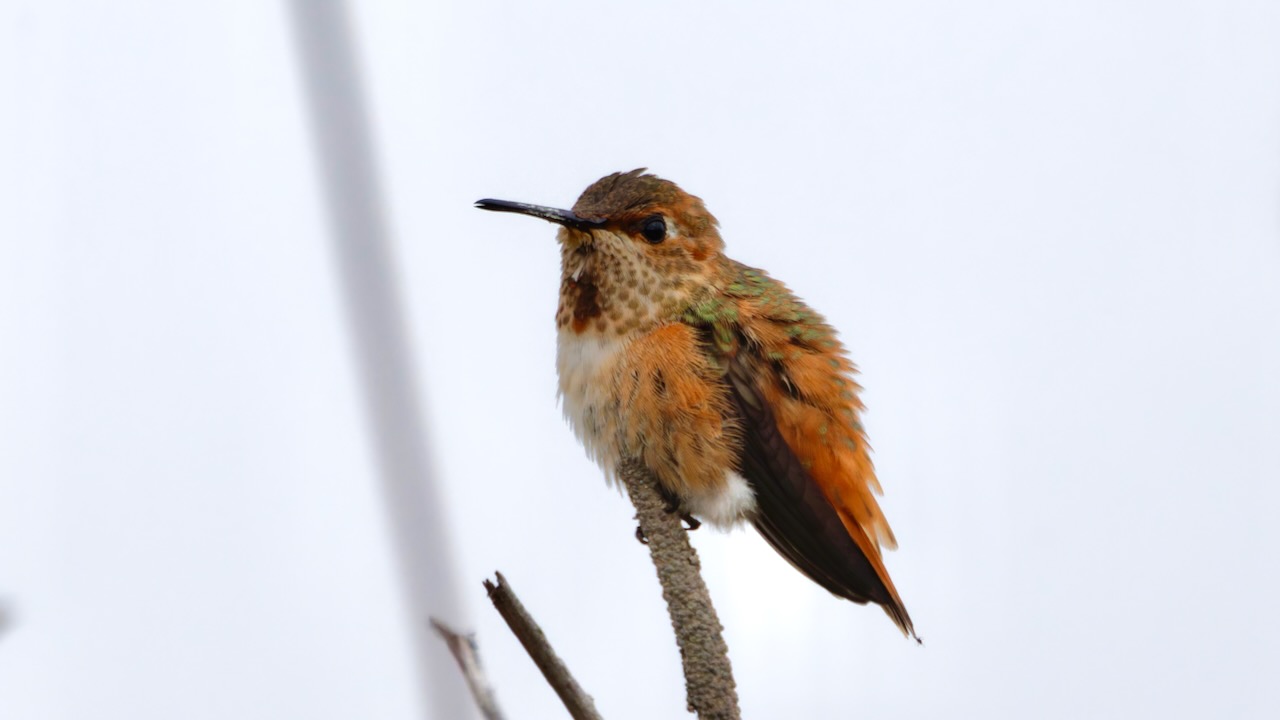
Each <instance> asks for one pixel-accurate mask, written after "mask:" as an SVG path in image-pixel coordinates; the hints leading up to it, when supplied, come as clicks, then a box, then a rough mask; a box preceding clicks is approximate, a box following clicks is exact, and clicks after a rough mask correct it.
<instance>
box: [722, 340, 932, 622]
mask: <svg viewBox="0 0 1280 720" xmlns="http://www.w3.org/2000/svg"><path fill="white" fill-rule="evenodd" d="M749 352H750V351H749V350H747V348H745V347H742V346H739V352H738V353H735V354H734V355H733V356H732V357H730V358H729V359H728V363H727V368H726V370H727V373H726V379H727V380H728V382H729V384H730V386H731V388H732V390H733V393H732V394H733V397H734V400H735V401H736V404H737V409H738V411H739V413H740V414H741V432H742V439H743V453H742V475H743V477H745V478H746V479H747V481H748V482H749V483H750V484H751V488H752V490H753V491H754V492H755V497H756V505H757V510H756V516H755V517H754V518H753V522H754V524H755V526H756V529H757V530H759V531H760V534H761V535H763V536H764V538H765V540H767V541H768V542H769V544H770V545H772V546H773V547H774V549H776V550H777V551H778V552H779V553H781V554H782V556H783V557H785V558H786V559H787V560H788V561H790V562H791V564H792V565H794V566H795V567H796V569H798V570H800V572H802V573H804V574H805V575H807V576H808V577H809V578H811V579H812V580H813V581H814V582H816V583H818V584H819V585H821V586H822V587H824V588H826V589H827V590H829V591H831V592H832V593H834V594H836V595H838V596H840V597H842V598H847V599H849V600H852V601H853V602H856V603H866V602H874V603H877V604H879V605H882V606H884V608H885V610H886V611H887V612H888V613H889V616H890V617H891V618H893V620H894V621H895V622H896V623H897V624H898V625H899V626H900V627H901V628H902V630H903V631H904V632H909V631H910V628H911V619H910V618H909V617H908V616H907V613H906V610H905V609H904V608H903V607H902V606H901V604H900V603H899V602H898V601H897V600H896V599H895V598H894V596H893V593H892V592H890V591H889V589H888V588H886V587H885V584H884V582H883V581H882V580H881V579H880V576H879V575H878V574H877V573H876V569H875V567H874V566H873V565H872V563H871V561H870V560H868V558H867V557H866V555H864V554H863V552H862V550H861V549H860V548H859V547H858V545H857V543H855V542H854V540H853V538H852V537H850V536H849V532H848V531H847V530H846V529H845V526H844V523H843V522H842V521H841V519H840V516H839V515H838V514H837V513H836V511H835V509H834V508H833V507H832V506H831V504H830V503H829V502H828V501H827V499H826V497H825V496H824V495H823V493H822V489H821V488H819V487H818V484H817V483H816V482H815V481H814V480H813V478H812V477H810V475H809V473H808V471H806V470H805V469H804V466H803V465H802V464H801V462H800V460H799V458H797V457H796V455H795V453H794V452H793V451H792V449H791V448H790V447H789V446H788V445H787V443H786V441H785V440H784V439H783V437H782V434H781V432H779V430H778V425H777V421H776V419H775V418H774V415H773V413H772V411H771V410H770V409H769V406H768V404H767V403H765V402H764V401H763V399H762V397H761V393H760V389H759V386H758V385H757V384H756V379H755V378H757V377H758V375H757V374H756V373H755V372H753V370H752V363H751V362H750V358H749V356H748V355H746V354H745V353H749Z"/></svg>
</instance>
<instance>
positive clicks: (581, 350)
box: [476, 168, 918, 640]
mask: <svg viewBox="0 0 1280 720" xmlns="http://www.w3.org/2000/svg"><path fill="white" fill-rule="evenodd" d="M476 207H479V208H481V209H484V210H494V211H499V212H513V213H520V214H523V215H529V216H532V217H536V218H541V219H543V220H548V221H550V222H552V223H555V224H556V225H558V226H559V230H558V232H557V240H558V241H559V245H560V302H559V304H558V306H557V308H556V330H557V333H558V335H557V347H556V370H557V374H558V376H559V395H560V400H561V404H562V406H563V409H564V413H565V416H566V418H567V419H568V421H569V424H570V425H571V426H572V428H573V431H574V433H575V434H576V435H577V437H578V439H579V440H580V441H581V442H582V445H583V446H584V447H585V449H586V451H587V454H588V455H589V456H590V457H591V458H592V459H593V460H595V461H596V462H597V463H598V464H599V465H600V466H601V468H602V469H603V470H604V472H605V476H606V478H608V479H609V480H610V481H611V482H613V481H614V479H615V473H616V470H617V468H618V467H619V466H620V465H621V463H622V460H623V459H624V458H633V459H638V460H639V461H640V462H641V463H643V465H644V466H645V467H646V468H647V469H648V470H649V471H650V472H651V473H652V474H653V475H654V477H655V478H656V479H657V481H658V484H659V486H660V489H661V491H662V493H663V494H664V495H665V496H666V497H667V499H668V501H669V502H670V504H671V509H672V510H673V511H676V510H678V511H679V512H680V513H681V514H682V516H684V517H685V518H686V519H692V518H698V519H701V520H703V521H707V522H710V523H711V524H712V525H713V526H716V527H719V528H721V529H729V528H733V527H735V526H738V525H741V524H743V523H750V524H752V525H754V526H755V528H756V529H757V530H758V531H759V532H760V534H761V535H762V536H763V537H764V539H765V540H766V541H768V543H769V544H770V545H771V546H773V548H774V549H775V550H776V551H778V553H780V554H781V555H782V556H783V557H784V558H786V559H787V560H788V561H789V562H790V563H791V564H792V565H793V566H794V567H795V568H796V569H798V570H799V571H800V572H801V573H803V574H804V575H806V576H807V577H809V578H810V579H811V580H813V581H814V582H816V583H817V584H818V585H821V586H822V587H823V588H826V589H827V590H829V591H830V592H831V593H833V594H835V595H836V596H838V597H841V598H845V599H848V600H851V601H853V602H855V603H859V604H866V603H869V602H870V603H875V604H877V605H879V606H880V607H882V608H883V609H884V611H885V612H886V613H887V614H888V615H889V618H890V619H892V620H893V622H894V623H895V624H896V625H897V626H898V628H899V629H901V630H902V632H903V634H904V635H910V636H915V631H914V629H913V627H912V624H911V617H910V616H909V615H908V614H907V609H906V607H905V606H904V605H903V603H902V599H901V598H900V597H899V596H898V591H897V590H896V589H895V588H894V585H893V581H892V580H891V579H890V578H889V572H888V570H887V569H886V568H885V565H884V560H883V558H882V555H881V549H882V548H885V549H893V548H895V547H896V546H897V542H896V540H895V539H894V536H893V531H892V530H891V529H890V528H889V523H888V521H887V520H886V519H885V516H884V513H883V512H882V510H881V509H880V505H879V503H878V502H877V501H876V496H877V495H879V494H880V493H881V488H880V483H879V481H878V480H877V479H876V474H875V470H874V468H873V467H872V463H871V457H870V454H869V451H870V448H869V447H868V445H867V438H866V432H865V431H864V429H863V426H862V423H861V420H860V413H861V411H862V409H863V406H862V402H861V401H860V400H859V398H858V391H859V390H861V387H860V386H859V385H858V384H857V383H856V382H855V381H854V379H853V375H854V373H855V372H856V370H855V368H854V365H853V363H852V362H851V361H850V360H849V358H848V356H847V355H846V352H845V349H844V347H843V345H842V344H841V342H840V341H839V340H838V339H837V338H836V333H835V330H834V329H833V328H832V327H831V326H830V325H828V324H827V322H826V321H825V320H824V319H823V317H822V316H821V315H819V314H818V313H816V312H814V311H813V310H811V309H810V308H809V306H807V305H806V304H805V303H804V302H802V301H801V300H800V299H799V298H798V297H796V296H795V295H794V294H793V293H792V292H791V291H790V290H788V289H787V287H786V286H784V285H783V284H782V283H781V282H779V281H777V280H774V279H773V278H771V277H770V276H769V275H768V274H767V273H765V272H764V271H763V270H758V269H756V268H753V267H748V266H747V265H744V264H742V263H740V262H737V261H736V260H733V259H731V258H729V257H728V256H727V255H725V253H724V241H723V240H722V239H721V237H720V232H719V224H718V221H717V220H716V218H715V217H714V216H713V215H712V214H711V213H710V212H708V211H707V208H706V206H705V205H704V204H703V202H702V200H701V199H699V198H698V197H695V196H693V195H690V194H689V193H687V192H685V191H684V190H682V189H680V187H678V186H677V185H676V184H675V183H673V182H670V181H668V180H664V179H662V178H659V177H657V176H654V175H651V174H648V173H647V172H646V170H645V169H644V168H641V169H638V170H632V171H631V172H625V173H624V172H619V173H613V174H612V175H607V176H605V177H603V178H601V179H600V180H597V181H596V182H595V183H593V184H592V185H591V186H590V187H588V188H587V189H586V190H585V191H583V193H582V195H581V197H579V198H578V201H577V202H576V203H574V205H573V209H571V210H561V209H556V208H552V207H544V206H541V205H529V204H526V203H519V202H510V201H507V200H492V199H485V200H479V201H477V202H476ZM695 523H696V521H695V522H691V524H690V529H693V528H694V527H696V524H695ZM917 640H918V638H917Z"/></svg>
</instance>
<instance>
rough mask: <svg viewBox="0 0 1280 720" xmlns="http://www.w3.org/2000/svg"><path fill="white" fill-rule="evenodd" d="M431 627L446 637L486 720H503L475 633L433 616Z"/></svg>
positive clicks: (447, 643) (450, 649)
mask: <svg viewBox="0 0 1280 720" xmlns="http://www.w3.org/2000/svg"><path fill="white" fill-rule="evenodd" d="M431 627H432V628H433V629H435V631H436V633H437V634H439V635H440V637H441V638H443V639H444V644H445V645H447V646H448V647H449V652H451V653H453V659H454V660H457V661H458V669H459V670H461V671H462V677H464V678H466V680H467V687H469V688H471V697H473V698H475V701H476V706H477V707H479V708H480V714H482V715H484V720H503V715H502V709H501V708H499V707H498V698H497V696H495V695H494V693H493V686H492V685H490V684H489V678H488V677H486V676H485V674H484V668H483V667H482V666H481V665H480V648H479V647H477V646H476V637H475V635H473V634H468V635H463V634H462V633H459V632H457V631H456V630H454V629H453V628H451V627H449V626H448V625H445V624H444V623H442V622H440V621H439V620H437V619H435V618H431Z"/></svg>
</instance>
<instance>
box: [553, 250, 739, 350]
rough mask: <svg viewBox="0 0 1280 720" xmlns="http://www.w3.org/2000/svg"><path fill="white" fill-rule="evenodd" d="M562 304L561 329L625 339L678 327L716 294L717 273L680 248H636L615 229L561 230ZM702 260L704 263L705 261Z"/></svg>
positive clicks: (559, 310)
mask: <svg viewBox="0 0 1280 720" xmlns="http://www.w3.org/2000/svg"><path fill="white" fill-rule="evenodd" d="M559 240H560V259H561V263H560V268H561V273H560V304H559V306H558V307H557V308H556V327H557V328H560V329H562V330H563V329H566V328H567V329H570V330H572V331H573V332H574V333H576V334H584V333H595V334H600V335H607V336H618V337H625V336H628V335H630V334H632V333H634V332H637V331H640V330H644V329H647V328H651V327H654V326H656V325H659V324H662V323H664V322H674V321H676V320H678V319H679V317H680V316H681V314H682V313H683V312H684V310H685V309H686V308H688V307H689V306H690V305H691V304H692V303H693V302H695V301H697V300H698V299H699V298H701V297H704V296H706V295H709V294H711V293H714V292H715V285H714V271H713V270H712V266H711V265H710V264H708V263H703V264H699V263H695V262H693V261H692V260H690V259H689V258H688V257H686V256H685V255H684V254H683V253H681V252H680V251H679V250H678V249H676V248H674V247H673V248H670V249H669V250H668V249H667V248H663V247H662V246H657V247H651V248H648V251H649V252H648V253H644V252H641V251H640V249H639V248H637V247H636V240H634V239H633V238H631V237H628V236H627V235H625V234H622V233H621V232H619V231H617V230H615V229H612V228H608V227H605V228H600V229H594V230H592V231H590V232H584V231H579V230H574V229H570V228H561V230H560V236H559ZM699 259H702V258H699Z"/></svg>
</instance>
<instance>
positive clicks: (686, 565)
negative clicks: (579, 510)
mask: <svg viewBox="0 0 1280 720" xmlns="http://www.w3.org/2000/svg"><path fill="white" fill-rule="evenodd" d="M618 476H619V477H620V478H621V479H622V482H623V484H624V485H626V487H627V494H628V495H630V496H631V504H633V505H635V508H636V519H637V520H638V521H639V522H640V531H641V533H642V534H643V535H644V537H645V538H646V539H647V540H648V544H649V554H650V555H651V556H652V557H653V564H654V567H656V568H657V570H658V581H659V582H660V583H662V597H663V598H664V599H665V600H666V601H667V612H668V613H670V615H671V625H672V627H673V628H674V629H675V632H676V644H677V645H679V646H680V659H681V662H682V663H683V665H684V681H685V694H686V698H687V701H688V705H689V711H690V712H696V713H698V717H699V718H701V719H702V720H738V718H741V717H742V713H741V711H740V710H739V709H738V690H737V685H736V684H735V683H734V681H733V668H732V667H731V666H730V665H729V647H728V646H727V645H726V644H725V642H724V636H723V635H722V634H721V632H722V630H723V628H722V627H721V625H720V620H719V619H718V618H717V617H716V609H715V607H714V606H712V604H711V595H710V594H709V593H708V592H707V586H706V584H705V583H704V582H703V581H702V575H701V573H700V571H701V564H700V563H699V562H698V552H697V551H696V550H694V549H693V546H692V545H690V544H689V538H688V536H687V534H686V532H685V529H684V526H683V525H681V523H680V516H679V515H678V514H676V513H673V512H671V511H669V510H668V509H667V501H666V500H665V499H663V497H662V496H661V495H660V494H659V493H658V486H657V481H656V480H655V479H654V477H653V474H652V473H650V472H649V470H648V469H647V468H645V466H644V465H642V464H641V463H639V462H637V461H635V460H625V461H624V462H623V463H622V466H621V467H619V468H618Z"/></svg>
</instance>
